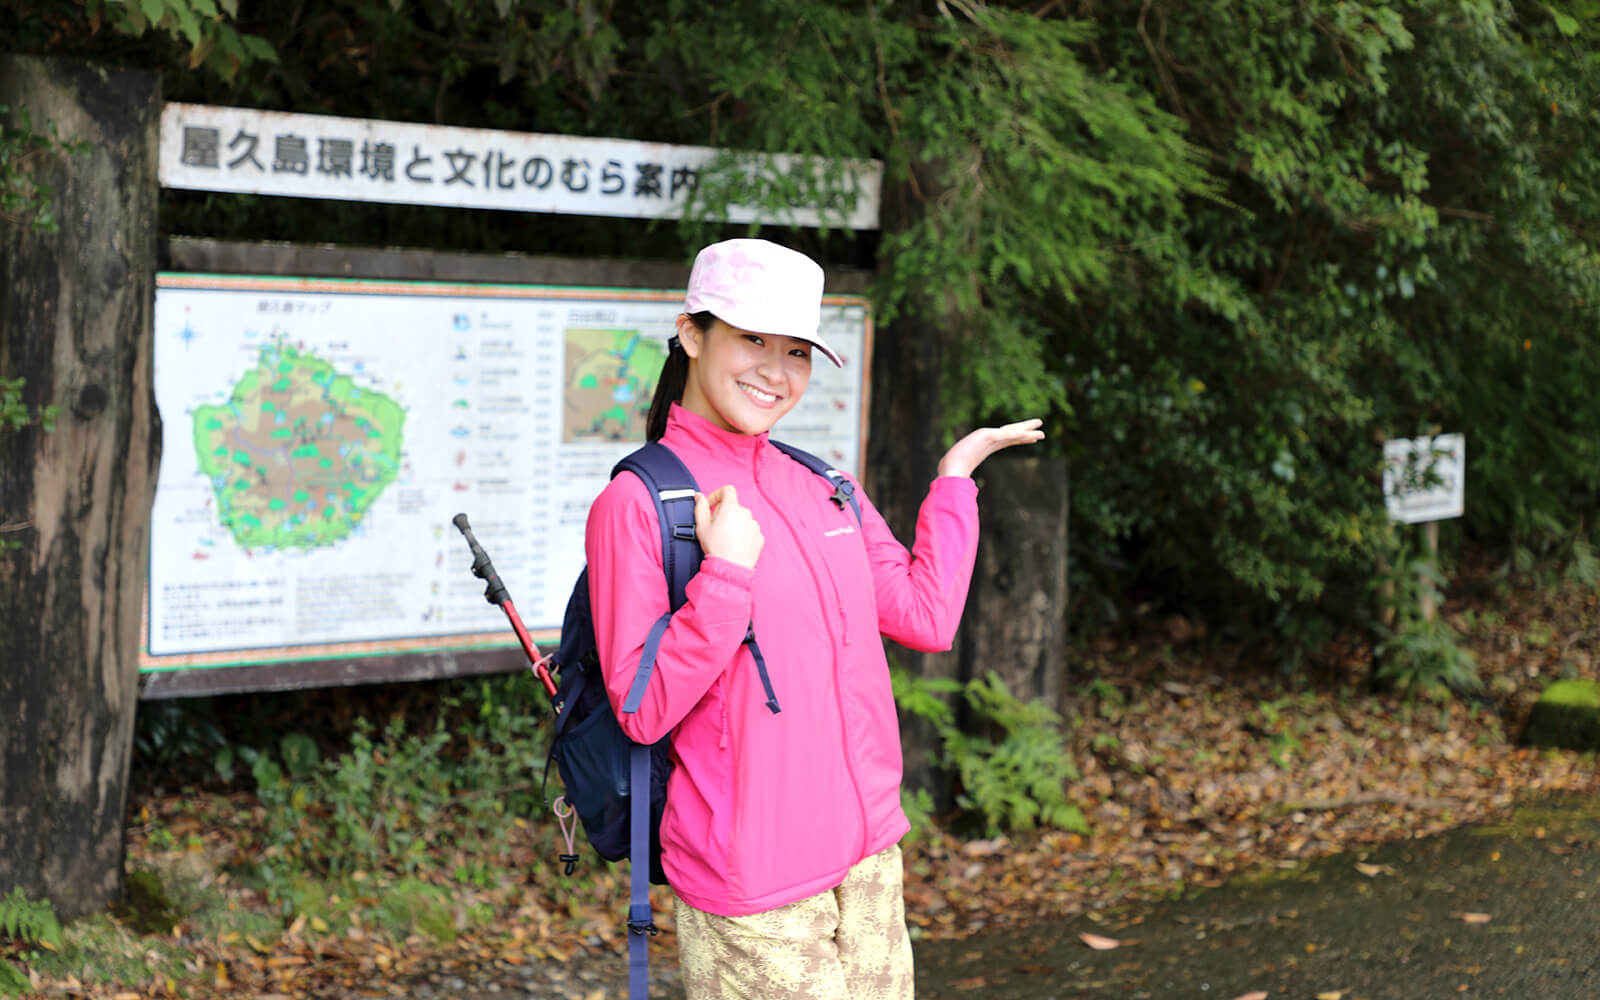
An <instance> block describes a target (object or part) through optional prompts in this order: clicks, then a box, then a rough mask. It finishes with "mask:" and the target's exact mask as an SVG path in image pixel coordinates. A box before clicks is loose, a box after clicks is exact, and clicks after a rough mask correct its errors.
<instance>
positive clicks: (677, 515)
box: [611, 441, 700, 611]
mask: <svg viewBox="0 0 1600 1000" xmlns="http://www.w3.org/2000/svg"><path fill="white" fill-rule="evenodd" d="M623 471H627V472H631V473H633V474H634V475H636V476H638V477H639V479H640V480H641V481H643V482H644V485H645V489H646V490H648V491H649V493H650V498H651V499H652V500H653V501H655V505H656V520H657V521H658V522H659V523H660V525H661V565H662V567H663V568H664V569H665V570H666V574H667V594H668V601H669V604H670V606H671V609H672V610H674V611H676V610H677V609H678V608H679V607H681V606H682V605H683V602H684V599H685V597H684V595H685V592H686V590H687V588H688V586H689V580H690V579H691V578H692V577H693V576H694V574H695V571H696V570H698V569H699V568H700V542H699V541H698V540H697V539H696V537H695V532H694V495H695V492H696V491H697V490H699V488H700V487H699V485H698V484H697V483H696V482H695V481H694V475H693V474H692V473H690V472H689V469H688V467H687V466H685V465H684V464H683V460H682V459H680V458H678V456H677V455H675V454H673V453H672V449H671V448H668V447H667V446H666V445H664V444H662V443H661V442H660V441H651V442H650V443H649V444H646V445H645V446H644V447H642V448H640V449H638V450H637V451H634V452H632V453H631V454H629V455H628V456H627V457H626V458H624V459H623V460H622V461H620V462H618V463H617V465H616V468H614V469H612V470H611V475H612V477H613V478H615V477H616V475H617V473H619V472H623Z"/></svg>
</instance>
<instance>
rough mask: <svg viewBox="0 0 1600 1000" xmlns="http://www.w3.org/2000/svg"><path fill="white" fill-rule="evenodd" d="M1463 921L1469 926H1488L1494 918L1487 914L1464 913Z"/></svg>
mask: <svg viewBox="0 0 1600 1000" xmlns="http://www.w3.org/2000/svg"><path fill="white" fill-rule="evenodd" d="M1461 919H1462V920H1465V921H1466V922H1467V923H1469V924H1486V923H1488V922H1489V921H1491V920H1493V919H1494V918H1493V917H1491V916H1490V915H1489V914H1487V913H1463V914H1461Z"/></svg>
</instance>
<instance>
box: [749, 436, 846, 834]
mask: <svg viewBox="0 0 1600 1000" xmlns="http://www.w3.org/2000/svg"><path fill="white" fill-rule="evenodd" d="M785 461H787V458H785ZM753 464H754V466H755V467H754V468H752V469H751V478H753V479H754V480H755V482H756V487H757V488H758V489H760V490H761V495H762V497H764V498H765V499H767V500H768V502H771V499H772V498H771V497H769V496H767V490H766V487H765V485H764V484H763V483H762V479H761V472H760V452H757V461H756V462H755V463H753ZM772 509H773V510H774V511H777V514H778V516H779V517H780V518H782V519H783V524H784V527H786V528H788V529H789V536H790V537H791V538H793V539H794V540H795V548H796V549H797V550H799V552H800V558H801V559H802V560H804V561H805V564H806V569H807V570H809V571H810V573H811V582H812V585H813V586H815V587H816V588H817V597H818V598H819V599H822V600H824V601H825V600H826V597H825V595H824V594H823V590H822V580H821V578H820V576H819V575H818V573H817V567H816V564H815V561H814V558H813V553H812V551H811V550H810V549H809V548H807V546H806V545H805V541H804V536H803V535H801V534H800V533H799V532H798V531H796V530H795V524H794V521H792V520H791V519H790V518H789V515H788V513H787V512H785V510H784V508H783V505H782V504H781V503H773V504H772ZM828 583H829V584H830V585H831V586H832V587H833V593H834V606H835V607H836V608H838V609H839V616H840V620H841V621H843V618H844V608H843V607H842V606H841V604H842V602H841V601H840V600H839V588H838V585H837V584H835V583H834V582H833V577H832V576H829V577H828ZM823 619H824V623H825V624H826V626H827V629H828V652H829V654H830V657H831V659H832V660H833V689H834V693H835V697H834V707H835V708H837V709H838V711H839V740H840V743H841V746H840V747H839V749H840V756H841V757H843V758H844V767H845V771H846V772H847V773H848V774H849V775H850V787H852V788H854V789H855V793H856V808H857V809H858V810H859V811H860V813H861V847H860V848H859V849H858V850H857V853H858V854H862V855H863V856H864V855H865V853H866V850H867V799H866V796H865V795H863V794H862V792H861V779H859V778H858V777H856V769H855V764H854V762H853V761H852V760H851V757H850V741H849V739H847V738H846V729H845V717H844V698H843V692H844V682H843V680H842V679H841V678H840V677H839V646H840V645H841V643H840V641H839V638H838V636H836V635H835V634H834V631H833V623H832V622H828V621H827V620H826V619H827V616H826V615H824V616H823Z"/></svg>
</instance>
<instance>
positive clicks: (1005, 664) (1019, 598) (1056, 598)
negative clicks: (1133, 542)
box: [960, 454, 1067, 709]
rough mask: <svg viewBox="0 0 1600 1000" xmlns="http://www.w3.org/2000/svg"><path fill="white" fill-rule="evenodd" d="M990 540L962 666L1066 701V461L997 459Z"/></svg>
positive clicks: (983, 548)
mask: <svg viewBox="0 0 1600 1000" xmlns="http://www.w3.org/2000/svg"><path fill="white" fill-rule="evenodd" d="M977 478H978V481H979V483H980V485H981V487H982V488H981V489H980V490H979V491H978V515H979V518H980V520H981V522H982V524H983V540H982V542H981V544H979V546H978V562H977V565H976V566H975V567H973V571H972V591H971V592H970V593H969V594H968V596H967V609H966V612H965V614H964V615H963V616H962V619H961V647H960V648H961V651H962V664H963V666H964V668H965V671H966V673H967V674H968V675H969V676H971V677H982V676H984V675H985V674H987V673H989V672H990V671H993V672H994V673H996V674H998V675H999V677H1000V679H1001V680H1003V681H1005V683H1006V686H1007V687H1008V688H1010V689H1011V693H1012V694H1014V695H1016V696H1017V698H1018V699H1019V700H1021V701H1030V700H1032V699H1034V698H1041V699H1043V700H1044V702H1045V704H1047V705H1049V706H1050V707H1051V708H1052V709H1053V708H1056V707H1057V706H1058V705H1059V704H1060V702H1061V689H1062V684H1063V675H1064V673H1065V669H1066V640H1067V460H1066V459H1065V458H1061V457H1058V456H1045V457H1040V456H1034V455H1027V456H1023V455H1006V454H1001V455H997V456H995V457H994V458H991V459H989V460H988V461H986V462H984V463H983V465H982V466H981V467H980V468H979V469H978V473H977Z"/></svg>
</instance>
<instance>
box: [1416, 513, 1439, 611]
mask: <svg viewBox="0 0 1600 1000" xmlns="http://www.w3.org/2000/svg"><path fill="white" fill-rule="evenodd" d="M1422 547H1423V550H1424V551H1425V552H1427V553H1428V565H1429V566H1431V567H1433V568H1434V569H1435V570H1437V569H1438V567H1439V522H1438V521H1425V522H1423V525H1422ZM1435 593H1437V591H1435V590H1434V585H1433V581H1431V580H1423V581H1422V582H1421V586H1419V587H1418V588H1417V594H1418V600H1417V610H1418V611H1419V612H1421V614H1422V620H1423V621H1425V622H1431V621H1433V615H1434V612H1435V611H1437V610H1438V609H1437V608H1436V607H1435V606H1434V599H1433V598H1434V594H1435Z"/></svg>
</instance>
